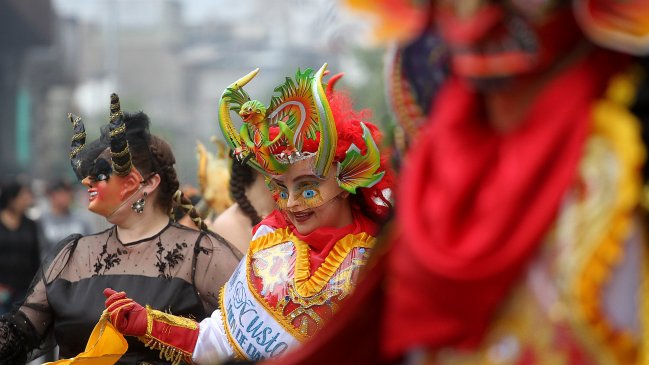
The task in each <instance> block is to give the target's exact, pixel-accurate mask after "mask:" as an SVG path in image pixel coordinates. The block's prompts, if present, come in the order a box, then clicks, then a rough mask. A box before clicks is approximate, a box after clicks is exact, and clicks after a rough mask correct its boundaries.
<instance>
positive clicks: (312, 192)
mask: <svg viewBox="0 0 649 365" xmlns="http://www.w3.org/2000/svg"><path fill="white" fill-rule="evenodd" d="M302 196H303V197H305V198H313V197H314V196H315V190H313V189H309V190H304V191H303V192H302Z"/></svg>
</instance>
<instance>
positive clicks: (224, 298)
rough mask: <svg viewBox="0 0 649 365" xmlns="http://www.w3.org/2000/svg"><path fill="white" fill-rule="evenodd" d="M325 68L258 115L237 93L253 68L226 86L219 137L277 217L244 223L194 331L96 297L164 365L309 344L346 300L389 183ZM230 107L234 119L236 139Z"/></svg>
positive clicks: (370, 129)
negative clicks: (214, 299)
mask: <svg viewBox="0 0 649 365" xmlns="http://www.w3.org/2000/svg"><path fill="white" fill-rule="evenodd" d="M325 68H326V65H324V66H323V67H322V68H321V69H320V70H319V71H318V72H316V73H314V72H313V71H312V70H310V69H307V70H305V71H303V72H302V71H300V70H298V72H297V73H296V75H295V80H292V79H290V78H287V80H286V81H285V83H284V84H283V85H280V87H278V88H276V89H275V90H276V91H277V92H278V93H279V95H277V96H275V97H273V99H272V101H271V104H270V107H269V108H268V109H266V107H265V106H264V105H263V104H262V103H260V102H258V101H255V100H250V98H249V97H248V94H247V93H246V92H245V91H244V90H243V89H242V87H243V86H244V85H245V84H246V83H248V82H249V81H250V80H251V79H252V78H253V77H254V76H255V75H256V73H257V72H258V70H255V71H253V72H251V73H250V74H248V75H246V76H244V77H243V78H241V79H240V80H238V81H236V82H235V83H233V84H231V85H230V86H229V87H228V88H226V90H225V91H224V93H223V96H222V98H221V108H220V109H221V110H220V118H219V123H220V126H221V129H222V131H223V134H224V136H225V139H226V141H227V143H228V144H229V145H230V147H231V148H232V149H233V150H234V152H235V156H236V158H240V159H241V160H243V161H244V162H246V163H248V164H249V165H250V166H252V167H253V168H255V169H257V170H258V171H260V172H262V173H263V174H264V175H265V176H266V179H267V180H266V181H267V183H268V185H269V188H270V189H271V192H272V193H273V196H274V198H275V200H276V203H277V207H278V209H277V210H275V211H273V213H271V214H270V215H269V216H268V217H266V218H265V219H264V220H262V221H261V223H259V225H257V226H256V227H255V229H254V236H253V239H252V241H251V242H250V245H249V249H248V252H247V254H246V255H245V257H244V258H243V259H242V260H241V262H240V263H239V265H238V267H237V268H236V270H235V271H234V273H233V274H232V276H231V277H230V279H229V280H228V282H227V283H226V284H225V285H224V286H223V287H222V289H221V292H220V309H218V310H216V311H214V312H213V313H212V315H211V316H210V317H208V318H206V319H203V320H202V321H201V322H200V323H197V322H195V321H193V320H189V319H185V318H179V317H175V316H173V315H171V314H166V313H162V312H159V311H156V310H153V309H151V308H148V307H145V306H143V305H140V304H138V303H136V302H134V301H133V300H131V299H129V298H128V297H126V294H125V293H116V292H114V291H112V290H111V289H106V292H105V294H106V295H107V296H108V300H107V301H106V308H107V313H108V315H109V318H110V321H111V322H112V323H113V324H114V325H115V327H116V328H117V329H118V330H119V331H120V332H121V333H123V334H126V335H131V336H137V337H138V339H140V341H142V342H144V343H145V344H146V346H147V347H150V348H154V349H159V350H160V352H161V356H163V357H164V358H165V359H167V360H169V361H172V362H173V363H179V362H180V361H185V362H191V363H196V364H215V363H219V362H222V361H224V360H227V359H229V358H232V357H234V358H238V359H248V360H262V359H267V358H274V357H277V356H280V355H283V354H285V353H286V352H287V351H289V350H291V349H292V348H294V347H295V346H296V345H298V344H300V343H302V342H304V341H305V340H307V339H309V338H311V337H313V336H314V334H316V333H317V332H318V331H319V330H320V329H321V328H322V326H323V325H324V324H325V323H326V322H328V321H329V320H330V319H331V318H332V317H333V315H334V314H335V313H336V312H337V311H338V310H339V308H340V307H341V304H342V302H343V301H344V300H346V299H347V297H349V296H350V295H351V292H352V290H353V289H354V287H355V285H356V282H357V281H358V278H359V275H360V271H361V269H362V268H363V267H364V266H365V264H366V263H367V260H368V257H369V255H370V252H371V249H372V247H373V246H374V243H375V240H376V239H375V236H376V234H377V232H378V229H379V227H380V226H379V224H380V222H382V221H385V220H386V218H387V216H388V215H389V213H390V210H391V204H390V202H389V194H390V177H389V173H388V171H387V169H386V168H385V163H384V161H385V158H382V156H381V154H380V152H379V150H378V145H377V142H379V141H380V140H379V138H380V134H379V133H378V129H377V128H376V127H375V126H374V125H372V124H371V123H368V122H365V121H364V120H363V119H364V118H363V117H362V114H360V113H356V112H354V111H353V110H352V109H351V103H350V101H349V99H348V98H347V97H346V96H344V95H343V94H340V93H338V92H334V91H333V84H334V83H335V80H337V79H338V78H339V76H335V77H332V78H331V80H330V82H329V84H326V83H324V82H323V81H322V78H323V76H324V75H325ZM230 110H234V111H236V112H238V113H239V115H240V116H241V117H242V119H243V121H244V123H243V125H242V127H241V129H240V132H239V133H237V132H236V129H235V128H234V126H233V123H232V120H231V119H230V115H229V111H230ZM386 175H388V176H387V177H386ZM346 214H347V215H346ZM340 216H343V217H345V216H348V217H349V219H348V220H341V219H340V218H339V217H340ZM343 223H344V224H343Z"/></svg>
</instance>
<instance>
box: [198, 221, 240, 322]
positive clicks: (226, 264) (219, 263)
mask: <svg viewBox="0 0 649 365" xmlns="http://www.w3.org/2000/svg"><path fill="white" fill-rule="evenodd" d="M242 256H243V255H242V254H241V252H239V250H238V249H237V248H236V247H234V246H233V245H232V244H231V243H230V242H228V241H227V240H226V239H225V238H223V237H221V236H220V235H218V234H215V233H213V232H208V233H207V234H202V235H201V236H200V237H199V240H198V242H197V244H196V248H195V256H194V268H193V272H194V275H193V276H194V278H193V279H194V286H195V287H196V290H197V291H198V294H199V296H200V297H201V300H202V301H203V305H204V307H205V310H206V311H207V313H212V311H214V310H215V309H217V308H218V297H219V292H220V290H221V287H223V285H224V284H225V283H226V281H227V280H228V279H229V278H230V275H232V273H233V272H234V269H235V268H236V267H237V265H238V264H239V261H240V260H241V258H242Z"/></svg>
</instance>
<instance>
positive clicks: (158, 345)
mask: <svg viewBox="0 0 649 365" xmlns="http://www.w3.org/2000/svg"><path fill="white" fill-rule="evenodd" d="M146 314H147V315H146V322H147V323H146V334H145V335H144V336H143V337H138V339H139V340H140V341H141V342H143V343H144V346H146V347H148V348H150V349H152V350H159V351H160V358H161V359H162V358H163V357H164V359H165V360H167V361H171V363H172V364H173V365H178V364H180V361H185V362H187V363H189V364H192V363H193V362H192V361H191V359H192V353H191V352H187V351H184V350H181V349H179V348H177V347H175V346H172V345H170V344H168V343H165V342H163V341H161V340H160V339H158V338H155V337H153V336H152V335H151V333H152V331H153V321H154V320H156V321H158V322H162V323H166V324H168V325H171V326H175V327H181V328H187V329H190V330H196V329H198V323H196V321H193V320H191V319H189V318H185V317H181V316H175V315H173V314H169V313H165V312H161V311H159V310H155V309H152V308H151V307H150V306H148V305H147V306H146Z"/></svg>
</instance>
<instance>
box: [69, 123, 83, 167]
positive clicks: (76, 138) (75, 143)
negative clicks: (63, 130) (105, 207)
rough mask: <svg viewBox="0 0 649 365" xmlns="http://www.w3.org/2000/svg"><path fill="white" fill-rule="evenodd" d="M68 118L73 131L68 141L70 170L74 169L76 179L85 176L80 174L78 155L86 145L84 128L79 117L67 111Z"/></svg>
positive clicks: (80, 162)
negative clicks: (69, 141)
mask: <svg viewBox="0 0 649 365" xmlns="http://www.w3.org/2000/svg"><path fill="white" fill-rule="evenodd" d="M68 119H70V122H71V123H72V130H73V132H74V134H73V135H72V141H71V143H70V154H69V156H70V164H71V165H72V170H74V174H75V175H76V176H77V179H79V180H81V179H83V178H84V177H85V176H81V175H83V174H82V173H81V171H80V168H81V164H82V161H81V159H80V158H79V157H78V155H79V153H80V152H81V151H82V150H83V149H84V147H85V146H86V128H85V127H84V125H83V122H82V121H81V117H79V116H76V115H74V114H72V113H68Z"/></svg>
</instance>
